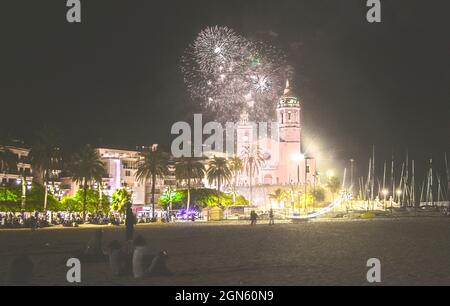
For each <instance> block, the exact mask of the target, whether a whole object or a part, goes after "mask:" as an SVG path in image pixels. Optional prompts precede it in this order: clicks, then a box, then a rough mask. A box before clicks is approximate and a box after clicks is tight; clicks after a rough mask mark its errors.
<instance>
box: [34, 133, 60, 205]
mask: <svg viewBox="0 0 450 306" xmlns="http://www.w3.org/2000/svg"><path fill="white" fill-rule="evenodd" d="M37 140H38V141H37V142H36V143H35V144H34V145H33V146H32V148H31V150H30V153H29V155H28V156H29V158H30V162H31V165H32V167H33V169H34V170H35V171H36V172H38V173H39V174H40V177H38V181H40V182H43V185H44V188H45V189H44V190H45V195H44V210H46V209H47V201H48V183H49V181H50V180H51V179H53V177H54V176H55V172H56V171H57V170H59V168H60V165H61V150H60V138H59V136H58V135H57V134H55V133H54V132H52V131H50V130H48V129H46V130H44V131H42V132H40V133H38V135H37Z"/></svg>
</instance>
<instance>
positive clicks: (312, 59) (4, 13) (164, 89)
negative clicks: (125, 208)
mask: <svg viewBox="0 0 450 306" xmlns="http://www.w3.org/2000/svg"><path fill="white" fill-rule="evenodd" d="M365 3H366V1H363V0H345V1H344V0H341V1H336V0H328V1H322V0H320V1H318V0H314V1H312V0H310V1H300V0H295V1H275V0H273V1H249V0H246V1H242V0H239V1H229V0H227V1H225V0H221V1H217V0H215V1H211V0H208V1H198V0H195V1H194V0H191V1H187V0H184V1H125V0H121V1H113V0H94V1H92V0H91V1H88V0H84V1H83V0H82V23H81V24H69V23H67V21H66V19H65V18H66V11H67V8H66V6H65V4H66V1H65V0H53V1H48V0H46V1H44V0H40V1H31V0H30V1H22V0H6V1H2V6H1V17H0V20H1V21H0V28H1V30H0V31H1V32H2V34H1V48H0V58H1V66H0V78H1V82H0V101H1V102H0V103H1V108H0V128H1V129H4V130H7V131H8V132H9V133H11V134H12V135H15V136H16V137H19V138H21V139H24V140H25V141H26V142H27V143H32V142H33V133H34V132H35V131H37V130H39V129H41V128H43V127H44V126H48V127H50V128H55V129H58V130H60V131H61V134H62V135H63V136H64V139H65V141H66V143H67V144H68V145H71V146H76V145H79V144H82V143H91V144H94V145H105V146H106V145H108V146H118V147H131V148H132V147H134V146H136V145H144V144H150V143H156V142H157V143H161V144H163V145H165V146H168V145H169V144H170V140H171V138H170V126H171V125H172V124H173V122H175V121H179V120H188V119H190V118H192V113H193V112H194V111H195V110H196V109H195V106H194V105H193V103H192V102H190V100H189V97H188V96H187V94H186V90H185V88H184V84H183V80H182V75H181V72H180V67H179V63H180V57H181V55H182V53H183V50H184V49H185V48H186V47H187V45H188V44H189V43H190V42H192V41H193V40H194V39H195V36H196V34H197V33H198V32H200V31H201V30H202V29H203V28H205V27H206V26H213V25H223V26H228V27H231V28H232V29H234V30H235V31H236V32H238V33H240V34H243V35H245V36H252V35H256V34H258V33H271V34H272V37H274V39H275V40H276V43H277V45H278V46H280V47H281V48H282V49H283V50H284V51H285V52H286V53H287V55H288V58H289V62H290V64H291V65H292V66H293V67H294V68H295V72H296V75H295V79H294V80H293V83H294V85H295V91H296V92H297V93H298V94H299V96H301V98H302V100H303V114H302V116H303V119H304V131H305V135H307V137H309V138H310V139H315V141H317V142H319V143H320V145H321V147H322V149H323V151H324V152H325V153H324V154H327V155H329V156H330V157H332V158H337V159H349V158H352V157H353V158H355V159H357V160H358V161H360V162H361V164H362V163H363V164H364V165H365V164H366V160H367V159H368V156H369V154H370V151H371V147H372V144H374V145H375V146H376V148H377V151H378V152H379V153H378V154H379V156H380V159H382V158H388V157H389V158H390V155H391V153H392V152H394V153H396V154H397V155H399V154H401V155H402V156H403V155H404V154H405V152H406V150H409V152H410V156H413V157H415V158H416V159H418V160H420V161H421V162H422V161H425V160H426V157H428V156H430V155H433V156H436V157H438V158H442V155H443V152H444V151H447V152H449V153H450V123H449V122H450V120H449V118H450V106H449V103H450V89H449V88H450V35H449V30H450V18H449V17H448V16H449V14H450V5H448V3H449V2H448V1H445V0H442V1H437V0H435V1H425V0H423V1H412V0H408V1H406V0H404V1H399V0H395V1H393V0H391V1H388V0H384V1H382V23H381V24H369V23H368V22H367V21H366V19H365V15H366V11H367V8H366V7H365ZM274 103H275V101H274Z"/></svg>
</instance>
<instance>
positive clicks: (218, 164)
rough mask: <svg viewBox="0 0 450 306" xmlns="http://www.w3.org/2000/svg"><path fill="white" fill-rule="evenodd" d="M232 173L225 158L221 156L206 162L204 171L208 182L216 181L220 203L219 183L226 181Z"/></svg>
mask: <svg viewBox="0 0 450 306" xmlns="http://www.w3.org/2000/svg"><path fill="white" fill-rule="evenodd" d="M232 176H233V174H232V173H231V170H230V168H229V167H228V163H227V160H226V159H225V158H223V157H215V156H214V157H213V159H212V160H210V161H209V163H208V170H207V171H206V178H207V179H208V182H209V183H210V184H213V182H214V181H216V182H217V198H218V201H219V205H220V185H221V184H222V183H228V182H229V181H230V180H231V177H232Z"/></svg>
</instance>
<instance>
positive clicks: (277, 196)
mask: <svg viewBox="0 0 450 306" xmlns="http://www.w3.org/2000/svg"><path fill="white" fill-rule="evenodd" d="M269 199H271V200H274V201H276V202H277V204H278V206H280V203H281V201H283V200H284V199H286V193H285V192H284V191H283V189H281V188H277V189H275V190H274V191H273V192H272V193H270V194H269Z"/></svg>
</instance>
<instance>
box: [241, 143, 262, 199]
mask: <svg viewBox="0 0 450 306" xmlns="http://www.w3.org/2000/svg"><path fill="white" fill-rule="evenodd" d="M241 156H242V162H243V164H244V169H245V171H246V172H247V174H248V176H249V179H250V185H249V187H250V205H251V204H252V203H253V189H252V184H253V175H255V174H258V172H259V170H260V169H261V167H262V165H263V163H264V157H263V154H262V153H261V149H260V148H259V146H258V145H256V146H246V147H244V150H243V151H242V154H241Z"/></svg>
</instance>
